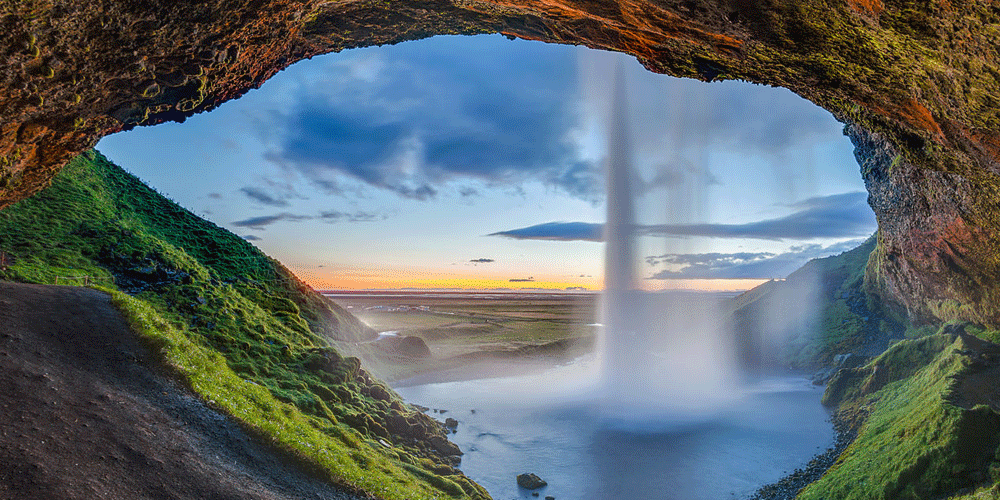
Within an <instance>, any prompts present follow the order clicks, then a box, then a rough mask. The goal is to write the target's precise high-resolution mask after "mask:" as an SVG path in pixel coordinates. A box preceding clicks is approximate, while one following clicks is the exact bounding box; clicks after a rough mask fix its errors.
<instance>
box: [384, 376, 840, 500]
mask: <svg viewBox="0 0 1000 500" xmlns="http://www.w3.org/2000/svg"><path fill="white" fill-rule="evenodd" d="M587 373H588V371H587V368H586V363H582V362H581V363H578V364H575V365H570V366H563V367H558V368H554V369H552V370H548V371H545V372H542V373H538V374H534V375H529V376H519V377H508V378H492V379H480V380H470V381H462V382H446V383H429V384H421V385H412V386H406V387H398V388H396V390H397V392H399V393H400V394H401V395H402V396H403V397H404V398H406V400H407V401H409V402H411V403H416V404H420V405H423V406H427V407H430V408H432V410H430V411H429V412H428V413H430V415H431V416H433V417H435V418H438V419H440V420H442V421H443V420H444V419H445V418H447V417H452V418H455V419H456V420H458V421H459V426H458V430H457V432H456V433H455V434H452V435H451V439H452V441H454V442H455V443H456V444H458V445H459V446H460V447H461V448H462V450H463V451H464V452H465V455H464V456H463V457H462V464H461V467H460V468H461V469H462V471H464V472H465V474H466V475H468V476H469V477H471V478H472V479H474V480H475V481H477V482H478V483H480V484H482V485H483V486H484V487H486V489H487V490H489V492H490V494H491V495H492V496H493V497H494V498H495V499H498V500H507V499H520V498H535V497H532V495H531V492H529V491H527V490H524V489H521V488H519V487H518V486H517V484H516V482H515V477H516V476H517V475H518V474H520V473H524V472H533V473H535V474H538V475H539V476H540V477H541V478H542V479H544V480H545V481H547V482H548V486H546V487H545V488H544V489H541V490H538V492H539V493H540V495H541V497H544V496H547V495H551V496H554V497H555V498H556V499H593V500H612V499H626V498H628V499H646V500H673V499H677V500H723V499H736V498H745V497H747V496H749V495H751V494H752V493H753V492H754V491H756V490H757V488H759V487H760V486H762V485H764V484H767V483H770V482H774V481H776V480H778V479H780V478H781V477H782V476H784V475H785V474H786V473H787V472H791V471H792V470H794V469H796V468H799V467H802V466H804V465H805V464H806V463H807V462H808V461H809V460H810V458H811V457H812V456H813V455H815V454H817V453H819V452H822V451H824V450H826V449H827V448H828V447H830V446H832V444H833V440H834V431H833V429H832V427H831V425H830V423H829V414H828V413H827V411H826V410H825V408H823V406H822V405H821V404H820V402H819V401H820V397H821V395H822V390H821V389H820V388H817V387H815V386H813V385H811V384H810V383H809V381H808V380H806V379H804V378H800V377H775V378H768V379H764V380H761V381H759V382H756V383H754V384H750V385H748V386H746V387H743V388H741V389H740V390H738V391H736V392H735V393H734V394H733V395H732V397H730V398H728V403H727V404H722V405H717V407H716V408H715V409H713V410H705V409H700V410H699V412H698V413H697V414H678V413H672V412H670V411H668V410H669V408H670V405H669V404H665V405H664V408H662V410H664V411H661V412H656V411H653V412H649V411H648V409H645V410H646V411H642V412H639V411H636V412H635V413H634V418H631V417H630V412H631V409H629V408H613V409H612V410H613V411H611V412H609V411H608V410H609V409H608V408H607V407H605V406H604V405H603V403H600V402H599V401H600V398H597V397H595V394H596V392H595V391H594V390H592V385H591V384H590V383H589V382H588V380H590V379H589V377H588V376H587ZM715 399H718V398H715ZM434 410H438V411H436V412H435V411H434ZM440 410H444V412H441V411H440ZM608 415H614V417H609V416H608Z"/></svg>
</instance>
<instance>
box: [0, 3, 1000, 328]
mask: <svg viewBox="0 0 1000 500" xmlns="http://www.w3.org/2000/svg"><path fill="white" fill-rule="evenodd" d="M4 5H5V12H4V13H3V14H0V33H3V34H2V35H0V37H2V40H3V44H2V45H0V61H2V63H0V64H3V65H4V69H3V72H2V73H0V207H3V206H6V205H9V204H10V203H12V202H14V201H16V200H18V199H22V198H24V197H26V196H29V195H31V194H32V193H35V192H37V191H38V190H39V189H41V188H42V187H44V186H45V185H46V183H47V182H48V181H49V179H51V177H52V176H53V175H54V173H55V172H57V171H58V170H59V169H60V168H61V167H62V165H64V164H65V163H66V161H67V160H68V159H69V158H70V157H72V156H73V155H75V154H77V153H79V152H81V151H83V150H84V149H86V148H88V147H90V146H91V145H93V144H94V143H95V142H96V141H97V139H99V138H100V137H101V136H103V135H106V134H109V133H112V132H115V131H118V130H122V129H127V128H131V127H134V126H137V125H151V124H155V123H159V122H163V121H168V120H178V121H180V120H183V119H184V118H185V117H187V116H190V115H191V114H193V113H197V112H201V111H206V110H209V109H212V108H213V107H215V106H217V105H218V104H219V103H222V102H224V101H226V100H228V99H233V98H236V97H238V96H240V95H241V94H243V93H244V92H246V91H247V90H248V89H250V88H254V87H256V86H258V85H260V84H261V83H262V82H263V81H264V80H266V79H267V78H268V77H270V76H271V75H273V74H274V73H275V72H277V71H279V70H281V69H282V68H284V67H286V66H287V65H289V64H291V63H293V62H295V61H297V60H300V59H303V58H307V57H311V56H313V55H316V54H321V53H325V52H331V51H338V50H342V49H345V48H351V47H359V46H366V45H375V44H384V43H395V42H399V41H404V40H410V39H416V38H422V37H426V36H431V35H434V34H443V33H448V34H472V33H482V32H501V33H505V34H507V35H509V36H517V37H522V38H530V39H537V40H544V41H547V42H555V43H575V44H585V45H587V46H590V47H594V48H600V49H609V50H618V51H622V52H627V53H630V54H632V55H635V56H636V57H637V58H638V59H639V60H640V61H641V62H642V63H643V64H644V65H645V66H646V67H647V68H649V69H650V70H651V71H656V72H662V73H667V74H671V75H675V76H682V77H690V78H698V79H702V80H714V79H734V78H735V79H744V80H749V81H753V82H758V83H764V84H769V85H778V86H783V87H787V88H789V89H791V90H793V91H795V92H796V93H798V94H800V95H802V96H803V97H805V98H807V99H810V100H812V101H813V102H815V103H817V104H819V105H820V106H823V107H824V108H826V109H828V110H830V111H831V112H832V113H834V115H835V116H837V117H838V118H839V119H841V120H843V121H845V122H847V123H850V124H852V125H853V127H852V128H851V131H852V132H851V135H852V137H853V139H854V140H855V143H856V144H858V146H859V149H858V154H859V158H861V160H862V163H864V164H865V165H867V167H865V168H866V172H865V176H866V181H867V182H868V185H869V189H870V190H871V192H872V203H873V208H874V209H875V211H876V214H877V216H878V219H879V223H880V227H881V228H882V229H881V231H880V239H879V247H878V250H877V252H876V253H875V254H874V258H873V260H872V263H871V269H872V270H874V271H877V273H876V274H875V275H873V279H872V280H871V285H872V287H873V289H876V290H878V291H879V293H882V294H883V295H884V296H885V297H887V298H892V299H894V300H895V301H896V302H897V303H898V304H900V310H902V311H909V312H911V313H914V314H916V315H917V316H918V317H919V318H926V319H969V320H973V321H978V322H982V323H986V324H989V325H1000V309H996V308H994V307H992V306H991V305H990V304H992V303H994V302H995V301H994V300H993V299H994V298H995V297H996V296H997V295H998V293H1000V285H998V284H997V281H998V280H997V279H996V278H997V271H998V270H1000V263H998V259H997V257H996V255H995V253H994V250H993V249H994V248H996V247H997V243H998V241H997V240H998V237H1000V235H998V232H997V231H995V228H996V227H997V222H1000V221H998V220H997V218H998V216H997V213H998V207H997V200H998V199H1000V198H998V197H997V191H998V189H1000V178H998V176H997V174H998V171H1000V106H998V104H1000V103H998V101H1000V64H998V63H1000V59H998V57H997V56H998V51H997V46H996V40H997V39H998V38H1000V36H998V35H1000V24H998V23H1000V5H997V4H995V3H992V2H989V3H987V2H975V1H961V0H951V1H947V2H945V1H940V2H938V1H924V2H912V1H906V2H904V1H902V0H834V1H830V2H821V1H818V0H817V1H802V0H763V1H749V0H724V1H715V0H712V1H709V0H618V1H616V2H609V1H604V0H601V1H597V0H450V1H449V0H405V1H403V0H385V1H378V2H359V1H354V0H348V1H344V2H335V3H334V2H325V1H319V0H300V1H297V0H254V1H249V2H245V1H236V0H214V1H208V2H200V1H199V2H195V1H190V0H182V1H174V0H170V1H168V0H159V1H150V2H126V1H124V0H97V1H94V2H88V3H85V4H80V3H78V2H70V1H68V0H32V1H18V2H10V1H9V0H8V1H6V2H5V3H4Z"/></svg>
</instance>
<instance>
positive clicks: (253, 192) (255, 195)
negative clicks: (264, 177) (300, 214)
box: [240, 186, 288, 207]
mask: <svg viewBox="0 0 1000 500" xmlns="http://www.w3.org/2000/svg"><path fill="white" fill-rule="evenodd" d="M240 192H241V193H243V194H245V195H247V197H248V198H250V199H251V200H254V201H256V202H257V203H261V204H264V205H268V206H272V207H287V206H288V200H286V199H284V198H279V197H277V196H272V195H271V194H269V193H267V192H266V191H264V190H263V189H261V188H258V187H253V186H247V187H244V188H240Z"/></svg>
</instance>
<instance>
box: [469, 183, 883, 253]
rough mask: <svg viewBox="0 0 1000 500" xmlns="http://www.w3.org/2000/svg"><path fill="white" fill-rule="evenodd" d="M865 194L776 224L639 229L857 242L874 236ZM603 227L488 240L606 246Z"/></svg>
mask: <svg viewBox="0 0 1000 500" xmlns="http://www.w3.org/2000/svg"><path fill="white" fill-rule="evenodd" d="M867 198H868V195H867V194H866V193H863V192H853V193H843V194H836V195H831V196H821V197H815V198H809V199H806V200H803V201H800V202H798V203H794V204H791V205H789V207H792V208H797V209H799V210H798V211H796V212H794V213H792V214H790V215H787V216H784V217H779V218H776V219H766V220H762V221H758V222H750V223H746V224H654V225H640V226H637V227H636V231H637V232H638V233H639V234H643V235H647V236H680V237H706V238H751V239H764V240H808V239H815V238H856V237H862V236H868V235H870V234H871V233H873V232H875V229H876V228H877V223H876V221H875V214H874V213H873V212H872V210H871V208H870V207H869V206H868V203H867ZM603 231H604V225H603V224H596V223H588V222H548V223H545V224H538V225H534V226H529V227H524V228H520V229H512V230H509V231H500V232H496V233H492V234H490V235H489V236H503V237H507V238H513V239H519V240H526V239H530V240H554V241H578V240H579V241H603V240H604V236H603Z"/></svg>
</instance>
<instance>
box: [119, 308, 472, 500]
mask: <svg viewBox="0 0 1000 500" xmlns="http://www.w3.org/2000/svg"><path fill="white" fill-rule="evenodd" d="M105 291H107V292H108V293H110V294H111V297H112V303H113V304H114V305H115V306H116V307H117V308H118V310H119V311H121V312H122V314H123V315H124V317H125V319H126V321H127V322H128V324H129V326H130V327H131V328H132V330H133V331H134V332H135V333H136V334H138V335H139V336H140V337H142V338H143V339H145V340H146V341H147V342H148V343H149V344H150V345H151V346H152V347H153V348H154V349H155V352H156V354H157V355H158V356H159V357H160V360H161V361H162V363H163V364H165V365H166V366H168V367H170V368H171V369H172V370H174V371H175V372H176V373H177V375H179V377H180V378H181V379H182V380H183V381H185V382H186V383H187V384H188V385H189V387H190V388H191V389H192V390H193V391H194V392H196V393H198V394H200V395H201V396H202V397H203V398H204V399H205V400H206V401H207V402H208V404H209V405H210V406H213V407H214V408H216V409H218V410H221V411H223V412H225V413H226V414H228V415H231V416H233V417H235V418H236V419H237V420H238V421H240V422H241V423H242V424H243V425H244V426H245V427H246V428H247V429H249V430H250V431H251V432H252V433H254V434H256V435H257V436H258V437H262V438H264V439H268V440H270V441H271V442H272V443H273V444H275V445H276V446H277V447H278V448H281V449H283V450H285V451H286V452H288V453H289V454H291V455H292V456H294V457H297V458H298V459H299V460H300V461H302V462H305V463H307V464H314V465H318V466H319V467H320V468H321V470H322V471H324V473H325V475H326V476H327V479H329V480H330V481H333V482H335V483H337V484H341V485H344V486H347V487H349V488H351V489H354V490H359V491H364V492H368V493H372V494H375V495H377V496H379V497H382V498H399V499H433V498H442V497H444V496H464V492H463V491H462V488H461V487H460V486H459V485H458V484H456V483H454V482H452V481H449V480H448V479H446V478H443V477H440V476H436V475H433V473H429V472H427V471H424V470H422V469H420V468H419V467H414V466H413V465H412V464H407V463H405V462H401V461H399V460H398V457H397V459H396V460H393V459H391V458H389V457H388V456H387V455H386V452H383V450H377V449H374V448H373V447H372V445H371V444H369V443H368V442H366V441H363V440H362V439H361V438H360V437H359V436H358V435H357V434H356V433H355V432H354V430H353V429H351V428H349V427H346V426H344V425H342V424H333V425H332V426H331V425H330V423H329V422H325V423H324V422H320V421H317V420H316V419H313V418H310V417H309V416H307V415H305V414H303V413H302V412H301V411H299V410H298V409H297V408H296V407H294V406H292V405H290V404H287V403H283V402H281V401H278V400H277V399H275V397H274V396H273V395H272V394H271V393H270V391H268V390H267V389H265V388H264V387H262V386H260V385H258V384H255V383H253V382H251V381H249V380H246V379H243V378H241V377H240V376H238V375H237V374H236V373H234V372H233V371H232V370H231V369H229V367H228V366H227V364H226V359H224V358H223V357H222V356H221V355H220V354H219V353H217V352H213V351H211V350H210V349H208V348H206V347H203V346H200V345H198V344H196V343H195V342H193V341H192V340H191V339H190V338H189V337H188V336H187V335H185V334H184V333H182V332H181V331H180V330H178V329H177V328H176V327H174V326H173V325H171V324H170V322H168V321H166V320H164V319H163V317H162V316H161V315H160V314H159V313H158V312H157V311H156V310H155V309H153V308H152V307H150V306H149V305H148V304H146V303H145V302H143V301H142V300H139V299H136V298H134V297H131V296H129V295H126V294H124V293H122V292H119V291H116V290H109V289H105ZM320 426H325V427H326V428H325V429H323V430H322V431H321V430H320V428H319V427H320ZM377 446H379V447H382V445H377ZM388 453H395V452H392V451H388ZM415 476H416V477H419V478H421V479H422V480H416V478H415ZM431 484H433V486H431ZM445 494H447V495H445Z"/></svg>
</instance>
